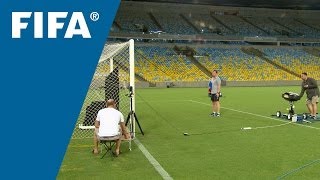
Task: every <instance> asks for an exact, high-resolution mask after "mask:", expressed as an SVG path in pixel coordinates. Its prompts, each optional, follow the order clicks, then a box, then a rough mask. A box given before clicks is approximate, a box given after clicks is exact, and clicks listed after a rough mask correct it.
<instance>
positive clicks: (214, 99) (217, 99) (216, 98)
mask: <svg viewBox="0 0 320 180" xmlns="http://www.w3.org/2000/svg"><path fill="white" fill-rule="evenodd" d="M219 98H220V96H219V95H218V96H217V94H211V101H213V102H216V101H219Z"/></svg>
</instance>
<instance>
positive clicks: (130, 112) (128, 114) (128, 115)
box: [126, 112, 131, 126]
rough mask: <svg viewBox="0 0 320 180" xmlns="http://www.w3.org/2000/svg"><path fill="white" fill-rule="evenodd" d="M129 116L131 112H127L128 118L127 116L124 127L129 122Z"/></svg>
mask: <svg viewBox="0 0 320 180" xmlns="http://www.w3.org/2000/svg"><path fill="white" fill-rule="evenodd" d="M130 115H131V112H129V114H128V116H127V120H126V126H127V124H128V122H129V119H130Z"/></svg>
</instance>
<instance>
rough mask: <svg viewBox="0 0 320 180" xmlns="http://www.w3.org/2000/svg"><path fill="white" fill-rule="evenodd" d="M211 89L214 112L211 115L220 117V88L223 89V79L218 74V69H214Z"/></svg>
mask: <svg viewBox="0 0 320 180" xmlns="http://www.w3.org/2000/svg"><path fill="white" fill-rule="evenodd" d="M209 89H210V93H211V101H212V113H211V114H210V115H211V116H216V117H220V101H219V98H220V89H221V79H220V78H219V76H218V71H217V70H213V71H212V78H211V80H210V81H209Z"/></svg>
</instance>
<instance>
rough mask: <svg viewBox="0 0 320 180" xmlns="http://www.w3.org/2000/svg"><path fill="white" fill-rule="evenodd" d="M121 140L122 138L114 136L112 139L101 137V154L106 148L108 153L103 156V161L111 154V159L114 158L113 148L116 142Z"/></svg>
mask: <svg viewBox="0 0 320 180" xmlns="http://www.w3.org/2000/svg"><path fill="white" fill-rule="evenodd" d="M119 138H121V136H112V137H100V138H99V142H100V147H101V153H102V149H103V148H105V150H106V152H105V153H104V154H103V155H102V156H101V159H102V158H103V157H104V156H105V155H106V154H107V153H108V152H110V154H111V157H112V156H113V152H112V148H113V146H114V145H115V144H116V141H117V140H118V139H119Z"/></svg>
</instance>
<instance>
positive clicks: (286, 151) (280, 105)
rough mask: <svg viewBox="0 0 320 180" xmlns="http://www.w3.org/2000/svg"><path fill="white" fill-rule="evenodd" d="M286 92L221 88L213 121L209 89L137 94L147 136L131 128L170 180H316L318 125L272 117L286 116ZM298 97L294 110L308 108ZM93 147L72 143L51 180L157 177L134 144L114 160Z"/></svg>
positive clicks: (84, 141)
mask: <svg viewBox="0 0 320 180" xmlns="http://www.w3.org/2000/svg"><path fill="white" fill-rule="evenodd" d="M287 91H293V92H297V93H299V92H300V87H299V86H290V87H222V93H223V97H222V98H221V106H222V108H221V117H219V118H216V117H210V116H209V114H210V113H211V102H210V99H209V97H208V95H207V88H167V89H137V90H136V114H137V116H138V119H139V122H140V123H141V126H142V128H143V130H144V133H145V135H144V136H142V135H141V134H140V133H139V132H140V131H139V129H138V128H137V129H136V131H137V138H138V139H139V140H140V142H141V143H142V144H143V145H144V146H145V147H146V149H147V150H148V151H149V152H150V154H151V155H152V156H153V157H154V158H155V159H156V160H157V161H158V162H159V163H160V165H161V166H162V167H163V168H164V169H165V170H166V171H167V172H168V174H170V176H171V177H172V178H173V179H244V180H247V179H319V177H320V173H319V168H320V162H319V161H320V160H319V159H320V155H319V154H320V143H319V135H320V121H319V122H317V121H315V122H313V123H302V124H297V123H288V122H290V121H288V120H285V119H278V118H276V117H271V114H275V113H276V111H281V112H284V113H285V112H287V110H286V108H288V107H289V103H288V102H287V101H285V100H284V99H282V97H281V94H282V93H283V92H287ZM304 99H305V96H304V97H303V98H302V99H301V100H300V101H298V102H296V103H295V110H296V112H297V113H304V112H306V111H307V109H306V106H305V100H304ZM125 116H126V115H125ZM136 127H137V126H136ZM243 127H252V128H256V127H259V128H258V129H251V130H242V129H241V128H243ZM185 132H186V133H188V134H189V136H184V135H183V133H185ZM92 144H93V140H92V139H75V140H71V141H70V144H69V146H68V148H67V150H66V154H65V157H64V160H63V162H62V164H61V167H60V171H59V173H58V175H57V179H108V180H109V179H148V180H149V179H162V177H161V176H160V175H159V174H158V172H157V171H156V170H155V168H154V167H153V166H152V165H151V164H150V163H149V161H148V160H147V159H146V158H145V156H144V155H143V153H142V152H141V151H140V150H139V148H138V147H137V145H136V144H135V143H133V142H132V151H129V150H128V144H127V143H123V144H122V147H121V149H122V154H121V155H120V156H119V157H117V158H113V159H112V158H111V157H110V156H106V157H104V159H100V155H93V154H91V149H92ZM318 162H319V163H318Z"/></svg>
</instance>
